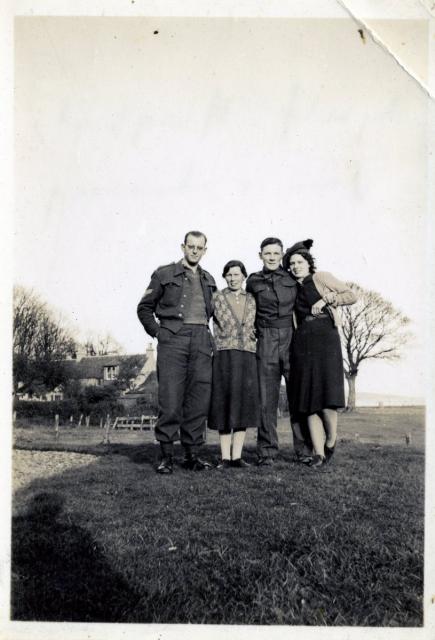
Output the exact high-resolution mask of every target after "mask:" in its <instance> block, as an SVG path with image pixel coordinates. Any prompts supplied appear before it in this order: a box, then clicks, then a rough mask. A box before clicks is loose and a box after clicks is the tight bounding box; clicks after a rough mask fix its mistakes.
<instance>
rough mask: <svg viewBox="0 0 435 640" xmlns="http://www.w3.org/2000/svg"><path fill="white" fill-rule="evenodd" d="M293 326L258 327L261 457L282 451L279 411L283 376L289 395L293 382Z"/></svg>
mask: <svg viewBox="0 0 435 640" xmlns="http://www.w3.org/2000/svg"><path fill="white" fill-rule="evenodd" d="M292 335H293V329H292V327H281V328H275V327H262V328H260V329H259V330H258V343H257V358H258V363H257V364H258V381H259V386H260V401H261V425H260V427H259V429H258V436H257V453H258V455H259V456H260V457H261V458H275V456H276V454H277V453H278V447H279V443H278V433H277V413H278V404H279V392H280V388H281V378H282V377H284V381H285V385H286V390H287V397H288V395H289V388H290V387H289V385H290V343H291V340H292Z"/></svg>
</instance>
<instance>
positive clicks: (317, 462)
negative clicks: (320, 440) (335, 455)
mask: <svg viewBox="0 0 435 640" xmlns="http://www.w3.org/2000/svg"><path fill="white" fill-rule="evenodd" d="M324 463H325V458H324V456H319V455H315V456H313V458H312V460H311V462H309V463H308V466H309V467H310V468H311V469H319V468H320V467H321V466H322V465H323V464H324Z"/></svg>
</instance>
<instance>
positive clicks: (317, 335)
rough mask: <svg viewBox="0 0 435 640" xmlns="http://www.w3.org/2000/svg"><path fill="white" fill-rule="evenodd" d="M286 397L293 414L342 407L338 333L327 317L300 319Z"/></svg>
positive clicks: (342, 379)
mask: <svg viewBox="0 0 435 640" xmlns="http://www.w3.org/2000/svg"><path fill="white" fill-rule="evenodd" d="M289 400H290V410H291V413H292V415H293V416H297V415H298V414H307V415H311V414H312V413H316V412H318V411H320V410H321V409H327V408H330V409H337V408H339V407H344V406H345V399H344V371H343V357H342V353H341V344H340V335H339V333H338V329H337V328H336V327H335V326H334V325H333V323H332V320H331V319H330V318H316V319H315V320H312V321H303V322H302V323H301V324H300V326H299V327H298V328H297V329H296V331H295V333H294V335H293V342H292V346H291V356H290V398H289Z"/></svg>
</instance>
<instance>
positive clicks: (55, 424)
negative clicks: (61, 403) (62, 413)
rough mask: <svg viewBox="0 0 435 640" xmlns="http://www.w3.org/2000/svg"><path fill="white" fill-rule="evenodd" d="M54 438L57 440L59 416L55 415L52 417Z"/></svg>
mask: <svg viewBox="0 0 435 640" xmlns="http://www.w3.org/2000/svg"><path fill="white" fill-rule="evenodd" d="M54 437H55V439H56V440H59V414H58V413H56V415H55V416H54Z"/></svg>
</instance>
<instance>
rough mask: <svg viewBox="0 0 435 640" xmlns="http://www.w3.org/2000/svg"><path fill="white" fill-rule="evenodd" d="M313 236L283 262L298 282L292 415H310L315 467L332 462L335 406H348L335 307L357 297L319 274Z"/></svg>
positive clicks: (329, 276)
mask: <svg viewBox="0 0 435 640" xmlns="http://www.w3.org/2000/svg"><path fill="white" fill-rule="evenodd" d="M312 244H313V241H312V240H305V241H303V242H298V243H296V244H295V245H293V246H292V247H291V248H290V249H287V251H286V253H285V256H284V260H283V265H284V268H285V269H287V270H288V271H289V272H290V274H291V275H292V276H293V277H294V278H295V279H296V281H297V283H298V294H297V297H296V303H295V308H294V311H295V325H296V330H295V332H294V336H293V342H292V347H291V355H290V371H291V376H292V387H291V391H290V399H289V400H290V408H291V412H292V415H299V416H300V417H301V419H303V418H306V419H307V422H308V428H309V431H310V436H311V441H312V444H313V450H314V456H313V458H312V460H311V461H310V462H309V465H310V466H312V467H316V468H317V467H320V466H322V465H323V464H325V463H328V462H329V461H330V459H331V457H332V455H333V453H334V450H335V444H336V439H337V409H338V408H340V407H344V406H345V398H344V371H343V357H342V353H341V344H340V335H339V333H338V328H337V327H338V326H339V324H340V319H339V316H338V313H337V307H338V306H341V305H347V304H353V303H354V302H356V299H357V298H356V295H355V293H354V291H352V289H350V288H349V287H348V286H347V285H346V284H345V283H344V282H341V281H340V280H337V278H335V277H334V276H333V275H332V274H331V273H328V272H326V271H318V272H316V268H315V266H314V258H313V257H312V255H311V253H310V248H311V246H312Z"/></svg>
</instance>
